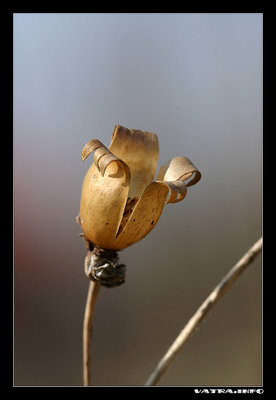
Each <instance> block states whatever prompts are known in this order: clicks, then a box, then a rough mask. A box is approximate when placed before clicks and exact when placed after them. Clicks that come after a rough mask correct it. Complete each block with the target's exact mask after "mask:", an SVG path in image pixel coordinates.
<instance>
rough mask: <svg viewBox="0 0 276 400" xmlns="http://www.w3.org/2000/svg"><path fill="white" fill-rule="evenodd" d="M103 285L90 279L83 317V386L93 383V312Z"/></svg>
mask: <svg viewBox="0 0 276 400" xmlns="http://www.w3.org/2000/svg"><path fill="white" fill-rule="evenodd" d="M100 287H101V285H100V284H99V283H97V282H94V281H90V283H89V288H88V294H87V300H86V306H85V311H84V319H83V386H90V384H91V365H90V364H91V333H92V320H93V313H94V309H95V305H96V301H97V297H98V294H99V291H100Z"/></svg>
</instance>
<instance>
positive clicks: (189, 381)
mask: <svg viewBox="0 0 276 400" xmlns="http://www.w3.org/2000/svg"><path fill="white" fill-rule="evenodd" d="M117 123H118V124H121V125H123V126H126V127H129V128H135V129H141V130H148V131H152V132H155V133H157V134H158V137H159V145H160V158H159V163H158V166H160V165H161V164H163V163H164V162H166V161H167V160H169V159H170V158H172V157H174V156H178V155H184V156H187V157H189V158H190V159H191V160H192V161H193V162H194V163H195V164H196V165H197V167H198V168H199V169H200V170H201V172H202V180H201V181H200V182H199V183H198V184H197V185H195V186H193V187H191V188H190V189H189V190H188V194H187V197H186V198H185V200H184V201H182V202H180V203H177V204H174V205H167V206H166V207H165V209H164V211H163V214H162V216H161V219H160V220H159V222H158V224H157V226H156V227H155V229H154V230H153V231H152V232H151V233H150V234H149V235H148V236H147V237H146V238H145V239H143V240H142V241H141V242H139V243H137V244H135V245H133V246H132V247H130V248H128V249H126V250H125V251H123V252H121V253H120V259H121V262H123V263H126V264H127V267H128V271H127V280H126V282H125V284H124V285H123V286H121V287H119V288H116V289H106V288H103V289H102V291H101V293H100V296H99V299H98V303H97V307H96V312H95V318H94V331H93V356H92V358H93V384H94V385H99V386H108V385H120V386H124V385H143V384H144V382H145V381H146V379H147V378H148V376H149V375H150V373H151V372H152V370H153V369H154V368H155V366H156V364H157V362H158V361H159V360H160V358H161V357H162V356H163V354H164V352H165V351H166V350H167V348H168V347H169V345H170V344H171V343H172V341H173V340H174V338H175V337H176V336H177V334H178V333H179V331H180V330H181V329H182V327H183V326H184V324H185V323H186V322H187V321H188V319H189V318H190V317H191V316H192V314H193V313H194V312H195V311H196V309H197V308H198V306H199V305H200V304H201V303H202V301H203V300H204V299H205V298H206V297H207V295H208V294H209V293H210V291H211V290H212V289H213V287H214V286H215V285H216V284H217V283H218V281H219V280H220V279H221V278H222V277H223V275H224V274H225V273H226V272H227V271H228V270H229V269H230V267H231V266H232V265H233V264H234V263H235V262H236V261H237V260H238V259H239V258H240V257H241V256H242V255H243V254H244V252H245V251H246V250H247V249H248V248H249V247H250V246H251V245H253V243H254V242H255V241H256V240H257V239H258V238H259V237H260V236H261V234H262V227H261V223H262V207H261V201H262V14H255V13H249V14H247V13H242V14H237V13H231V14H227V13H225V14H220V13H216V14H211V13H203V14H200V13H198V14H197V13H195V14H185V13H184V14H182V13H179V14H166V13H165V14H147V13H146V14H143V13H142V14H135V13H134V14H127V13H126V14H125V13H124V14H120V13H118V14H116V13H115V14H112V13H111V14H97V13H96V14H93V13H92V14H89V13H88V14H78V13H76V14H74V13H73V14H62V13H61V14H59V13H57V14H55V13H52V14H51V13H50V14H35V13H33V14H28V13H22V14H20V13H18V14H14V385H16V386H20V385H23V386H25V385H27V386H71V385H72V386H80V385H82V320H83V311H84V306H85V301H86V294H87V288H88V280H87V278H86V277H85V275H84V272H83V260H84V256H85V248H84V245H83V243H82V240H81V239H80V238H79V236H78V235H79V233H80V227H79V226H78V225H77V223H76V222H75V216H76V215H77V214H78V212H79V200H80V192H81V184H82V180H83V178H84V175H85V173H86V171H87V169H88V167H89V165H90V163H91V159H88V160H86V161H85V162H82V161H81V150H82V147H83V146H84V144H85V143H86V142H88V141H89V140H90V139H92V138H99V139H100V140H101V141H102V142H103V143H105V144H106V145H109V143H110V138H111V134H112V131H113V128H114V125H115V124H117ZM261 261H262V260H261V257H259V258H258V259H257V260H256V261H255V262H254V263H253V264H252V265H251V266H250V268H249V269H248V270H247V271H246V272H245V273H244V274H243V275H242V276H241V278H240V279H239V280H238V282H237V283H236V284H235V285H234V286H233V287H232V288H231V290H230V291H229V292H228V293H227V294H226V295H225V297H224V298H223V299H222V300H221V301H220V302H219V304H217V306H216V307H215V308H214V310H213V311H212V313H211V314H210V315H209V317H208V318H207V319H206V321H205V322H204V323H203V324H202V326H201V327H200V329H199V330H198V331H197V332H196V333H195V334H194V335H193V337H192V338H191V339H190V340H189V342H188V343H187V344H186V345H185V347H184V348H183V350H182V352H181V353H180V354H179V355H178V357H177V358H176V360H175V361H174V363H173V364H172V366H171V367H170V368H169V369H168V371H167V373H166V374H165V376H164V377H163V378H162V380H161V381H160V383H159V384H160V385H183V386H185V385H187V386H198V385H203V386H204V385H226V386H228V385H241V386H244V385H260V384H262V336H261V333H262V305H261V299H262V293H261V288H262V282H261V278H262V274H261V264H262V262H261Z"/></svg>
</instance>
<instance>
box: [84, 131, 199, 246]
mask: <svg viewBox="0 0 276 400" xmlns="http://www.w3.org/2000/svg"><path fill="white" fill-rule="evenodd" d="M94 150H95V153H94V162H93V163H92V165H91V167H90V168H89V170H88V172H87V174H86V176H85V178H84V181H83V185H82V195H81V203H80V216H79V223H80V225H81V227H82V230H83V232H84V235H85V237H86V239H88V241H89V242H91V243H93V245H94V246H97V247H99V248H101V249H108V250H120V249H124V248H126V247H128V246H130V245H132V244H134V243H136V242H138V241H139V240H141V239H142V238H144V237H145V236H146V235H147V234H148V233H149V232H150V231H151V230H152V229H153V228H154V226H155V225H156V223H157V221H158V220H159V218H160V215H161V213H162V210H163V207H164V205H165V204H166V203H176V202H178V201H180V200H183V199H184V197H185V196H186V193H187V187H188V186H192V185H194V184H195V183H197V182H198V181H199V179H200V178H201V174H200V172H199V171H198V169H197V168H196V167H195V166H194V165H193V164H192V163H191V161H190V160H189V159H187V158H185V157H176V158H173V159H172V160H170V161H168V162H167V163H166V164H164V165H163V166H162V167H161V168H160V170H159V172H158V174H157V178H156V181H153V178H154V175H155V171H156V166H157V160H158V152H159V147H158V138H157V136H156V135H155V134H154V133H150V132H144V131H139V130H133V129H127V128H124V127H122V126H120V125H116V126H115V128H114V131H113V135H112V140H111V144H110V146H109V148H106V147H105V146H104V145H103V144H102V143H101V142H100V141H99V140H97V139H95V140H91V141H90V142H88V143H87V144H86V145H85V146H84V148H83V150H82V159H83V160H85V159H86V158H87V157H88V156H89V154H90V153H91V152H93V151H94Z"/></svg>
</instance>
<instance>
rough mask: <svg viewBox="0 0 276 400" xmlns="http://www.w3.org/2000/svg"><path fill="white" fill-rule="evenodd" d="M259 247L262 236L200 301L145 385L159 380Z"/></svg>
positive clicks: (260, 247) (153, 383) (256, 253)
mask: <svg viewBox="0 0 276 400" xmlns="http://www.w3.org/2000/svg"><path fill="white" fill-rule="evenodd" d="M261 249H262V238H260V239H259V240H258V241H257V242H256V243H255V244H254V245H253V246H252V247H251V248H250V249H249V250H248V251H247V252H246V253H245V254H244V256H243V257H242V258H241V259H240V260H239V261H238V262H237V264H235V265H234V267H233V268H232V269H231V270H230V271H229V272H228V274H227V275H225V277H224V278H223V279H222V280H221V281H220V283H219V284H218V285H217V286H216V287H215V289H214V290H213V291H212V292H211V294H210V295H209V296H208V297H207V299H206V300H205V301H204V302H203V303H202V305H201V306H200V307H199V309H198V310H197V311H196V313H195V314H194V315H193V316H192V318H191V319H190V320H189V322H188V323H187V325H186V326H185V327H184V329H183V330H182V331H181V332H180V334H179V335H178V337H177V338H176V339H175V341H174V342H173V344H172V345H171V347H170V348H169V350H168V351H167V353H166V354H165V355H164V357H163V358H162V359H161V360H160V362H159V364H158V365H157V367H156V369H155V370H154V372H153V373H152V374H151V375H150V377H149V379H148V380H147V382H146V383H145V386H153V385H155V384H156V383H157V382H158V381H159V379H160V378H161V376H162V375H163V374H164V373H165V371H166V370H167V368H168V367H169V365H170V364H171V363H172V361H173V360H174V358H175V357H176V355H177V354H178V353H179V352H180V350H181V348H182V347H183V345H184V343H185V342H186V341H187V340H188V339H189V337H190V336H191V334H192V333H193V332H194V330H195V329H196V328H197V326H198V325H199V324H200V322H201V321H202V320H203V319H204V318H205V317H206V315H207V313H208V312H209V311H210V310H211V309H212V308H213V306H214V305H215V304H216V303H217V301H218V300H219V299H220V298H221V297H222V296H223V295H224V293H225V292H226V291H227V290H228V289H229V288H230V287H231V286H232V284H233V283H234V282H235V281H236V279H237V278H238V277H239V276H240V275H241V273H242V272H243V271H244V270H245V269H246V267H247V266H248V265H249V264H251V263H252V262H253V260H254V259H255V258H256V257H257V255H258V254H259V253H260V252H261Z"/></svg>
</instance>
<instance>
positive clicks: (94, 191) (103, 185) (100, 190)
mask: <svg viewBox="0 0 276 400" xmlns="http://www.w3.org/2000/svg"><path fill="white" fill-rule="evenodd" d="M92 152H94V159H93V163H92V165H91V167H90V168H89V170H88V172H87V174H86V176H85V178H84V181H83V185H82V193H81V202H80V214H79V216H78V219H77V220H78V222H79V224H80V225H81V227H82V230H83V234H82V236H83V239H84V241H85V244H86V247H87V250H88V251H87V256H86V258H85V273H86V275H87V276H88V277H89V279H91V280H92V282H96V283H97V284H99V285H102V286H106V287H114V286H119V285H120V284H122V283H123V282H124V280H125V270H126V268H125V265H123V264H119V258H118V255H117V251H118V250H122V249H124V248H126V247H129V246H131V245H132V244H134V243H136V242H138V241H139V240H141V239H142V238H144V237H145V236H146V235H147V234H148V233H149V232H150V231H151V230H152V229H153V228H154V227H155V225H156V224H157V222H158V220H159V218H160V216H161V214H162V211H163V208H164V206H165V204H167V203H176V202H179V201H181V200H183V199H184V198H185V196H186V194H187V188H188V187H189V186H192V185H194V184H195V183H197V182H198V181H199V180H200V178H201V173H200V172H199V170H198V169H197V168H196V167H195V166H194V164H193V163H192V162H191V161H190V160H189V159H188V158H186V157H175V158H173V159H172V160H170V161H168V162H167V163H165V164H164V165H162V166H161V168H160V170H159V172H158V174H157V178H156V180H153V179H154V175H155V173H156V166H157V161H158V154H159V145H158V138H157V135H156V134H155V133H151V132H145V131H140V130H134V129H128V128H125V127H123V126H120V125H116V126H115V128H114V131H113V134H112V138H111V144H110V146H109V148H107V147H106V146H105V145H104V144H103V143H102V142H100V141H99V140H98V139H93V140H90V142H88V143H87V144H86V145H85V146H84V148H83V150H82V159H83V160H85V159H86V158H87V157H88V156H89V155H90V154H91V153H92ZM90 289H91V287H90ZM91 293H92V294H93V292H91V290H90V291H89V296H90V295H91ZM96 293H97V295H98V290H97V291H96ZM90 297H91V298H90V301H87V306H86V313H85V315H88V316H89V323H87V319H86V318H85V321H84V326H85V329H86V330H87V329H91V323H92V322H91V321H92V316H91V313H90V312H89V311H88V310H87V308H88V307H91V304H93V308H94V302H93V295H92V296H90ZM89 324H90V325H89ZM84 337H85V338H86V340H87V337H88V335H84ZM85 348H86V350H85V351H86V352H87V351H88V349H89V346H86V347H85ZM89 351H90V350H89ZM87 359H89V358H87V357H86V360H87ZM88 364H89V363H87V362H86V363H84V368H85V369H87V368H89V366H88ZM84 375H85V376H86V380H85V383H84V384H85V385H89V382H90V378H89V371H88V372H87V371H86V373H85V374H84Z"/></svg>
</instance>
